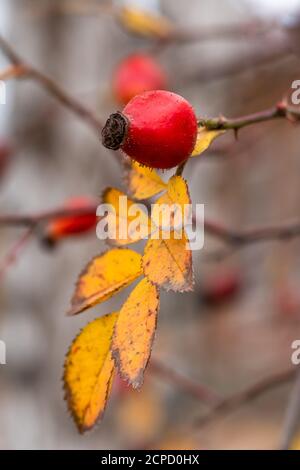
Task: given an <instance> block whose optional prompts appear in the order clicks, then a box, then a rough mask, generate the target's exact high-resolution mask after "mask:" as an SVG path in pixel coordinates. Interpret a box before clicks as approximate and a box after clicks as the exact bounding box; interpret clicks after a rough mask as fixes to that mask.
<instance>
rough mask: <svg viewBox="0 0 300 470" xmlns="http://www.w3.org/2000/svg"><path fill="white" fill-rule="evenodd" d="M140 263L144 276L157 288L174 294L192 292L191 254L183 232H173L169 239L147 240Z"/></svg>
mask: <svg viewBox="0 0 300 470" xmlns="http://www.w3.org/2000/svg"><path fill="white" fill-rule="evenodd" d="M168 235H169V234H168ZM176 237H177V238H178V239H177V238H176ZM142 262H143V269H144V274H145V276H147V278H148V279H149V280H150V281H151V282H153V283H154V284H156V285H157V286H159V287H163V288H164V289H166V290H173V291H175V292H177V291H178V292H184V291H190V290H192V288H193V267H192V252H191V250H190V247H189V242H188V239H187V237H186V235H185V233H184V232H182V231H180V232H179V231H173V232H171V233H170V238H169V239H163V238H162V237H160V239H159V240H154V239H149V240H148V242H147V244H146V247H145V252H144V256H143V259H142Z"/></svg>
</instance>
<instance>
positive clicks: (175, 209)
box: [151, 176, 191, 231]
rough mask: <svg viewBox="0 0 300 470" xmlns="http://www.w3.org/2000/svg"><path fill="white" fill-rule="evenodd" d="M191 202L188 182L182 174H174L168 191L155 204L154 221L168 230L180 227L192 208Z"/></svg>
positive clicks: (152, 216)
mask: <svg viewBox="0 0 300 470" xmlns="http://www.w3.org/2000/svg"><path fill="white" fill-rule="evenodd" d="M190 204H191V199H190V195H189V190H188V185H187V182H186V181H185V179H183V178H182V176H173V177H172V178H170V180H169V182H168V186H167V192H166V193H165V194H163V195H162V196H161V197H160V198H159V199H158V200H157V201H156V203H155V204H154V205H153V210H152V214H151V218H152V222H153V223H154V225H155V226H156V227H163V228H164V229H166V230H170V229H171V230H174V228H175V229H176V228H177V229H180V228H182V226H183V224H184V221H185V217H186V216H187V215H188V211H189V209H190V208H191V206H190ZM152 231H153V227H152Z"/></svg>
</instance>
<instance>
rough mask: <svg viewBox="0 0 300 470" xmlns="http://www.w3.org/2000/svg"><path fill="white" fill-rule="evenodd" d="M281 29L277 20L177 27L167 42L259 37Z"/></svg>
mask: <svg viewBox="0 0 300 470" xmlns="http://www.w3.org/2000/svg"><path fill="white" fill-rule="evenodd" d="M277 29H280V25H279V24H278V23H276V22H269V23H264V22H261V21H249V22H247V23H246V22H245V23H242V24H241V23H238V24H228V25H218V26H204V25H202V26H201V27H200V26H199V27H197V28H192V27H190V28H189V29H187V28H179V27H178V28H176V29H175V31H174V32H173V33H172V34H171V35H170V38H167V40H166V41H167V42H176V43H183V44H184V43H189V42H204V41H218V40H220V41H223V40H225V39H227V40H235V39H245V40H248V39H249V37H257V36H260V35H264V34H267V33H269V32H274V30H277Z"/></svg>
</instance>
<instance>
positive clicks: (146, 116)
mask: <svg viewBox="0 0 300 470" xmlns="http://www.w3.org/2000/svg"><path fill="white" fill-rule="evenodd" d="M196 138H197V118H196V116H195V113H194V110H193V108H192V106H191V105H190V103H189V102H188V101H186V100H185V99H184V98H183V97H182V96H179V95H177V94H175V93H171V92H169V91H163V90H155V91H147V92H145V93H142V94H141V95H137V96H135V97H134V98H133V99H132V100H131V101H129V103H128V104H127V105H126V106H125V108H124V109H123V112H122V113H120V112H117V113H114V114H112V115H111V116H110V117H109V118H108V120H107V122H106V124H105V126H104V128H103V130H102V143H103V145H104V146H105V147H106V148H109V149H113V150H118V149H119V148H121V150H123V152H124V153H125V154H126V155H128V156H129V157H131V158H132V159H133V160H136V161H137V162H139V163H141V164H143V165H146V166H148V167H151V168H160V169H167V168H173V167H174V166H177V165H179V164H181V163H183V162H184V161H185V160H187V159H188V157H189V156H190V155H191V153H192V151H193V149H194V146H195V142H196Z"/></svg>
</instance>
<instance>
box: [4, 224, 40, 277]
mask: <svg viewBox="0 0 300 470" xmlns="http://www.w3.org/2000/svg"><path fill="white" fill-rule="evenodd" d="M32 234H33V229H32V228H29V229H27V230H26V231H25V232H24V233H23V234H22V235H21V237H20V238H19V239H18V240H17V241H16V242H15V243H14V244H13V246H12V247H11V248H10V249H9V250H8V252H7V253H6V255H5V257H4V260H3V261H2V263H0V281H1V280H2V279H3V277H4V275H5V274H6V271H7V269H8V268H9V267H10V266H11V265H12V264H14V262H15V261H16V260H17V258H18V257H19V256H20V255H21V253H22V252H23V249H24V248H25V247H26V246H27V243H28V242H29V240H30V239H31V236H32Z"/></svg>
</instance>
